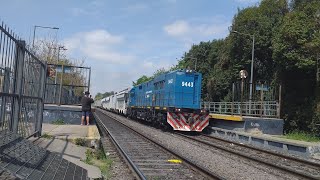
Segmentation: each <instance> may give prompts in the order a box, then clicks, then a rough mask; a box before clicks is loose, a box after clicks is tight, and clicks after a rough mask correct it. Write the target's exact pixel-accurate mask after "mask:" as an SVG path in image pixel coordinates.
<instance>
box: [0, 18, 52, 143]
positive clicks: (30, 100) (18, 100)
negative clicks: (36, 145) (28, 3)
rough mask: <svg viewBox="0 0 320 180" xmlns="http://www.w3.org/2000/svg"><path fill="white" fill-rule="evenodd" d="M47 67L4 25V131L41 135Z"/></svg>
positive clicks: (0, 42)
mask: <svg viewBox="0 0 320 180" xmlns="http://www.w3.org/2000/svg"><path fill="white" fill-rule="evenodd" d="M46 75H47V71H46V64H45V63H43V62H42V61H40V60H39V59H38V58H37V57H36V56H35V55H34V54H33V53H31V52H30V51H29V50H28V49H27V48H26V43H25V41H23V40H21V39H20V38H19V37H18V36H17V35H15V34H14V33H13V32H12V31H11V30H10V29H9V28H8V27H7V26H6V25H4V23H2V24H1V25H0V131H1V130H10V131H13V132H15V133H19V134H20V135H21V136H23V137H29V136H33V135H39V134H41V128H42V116H43V98H44V89H45V79H46Z"/></svg>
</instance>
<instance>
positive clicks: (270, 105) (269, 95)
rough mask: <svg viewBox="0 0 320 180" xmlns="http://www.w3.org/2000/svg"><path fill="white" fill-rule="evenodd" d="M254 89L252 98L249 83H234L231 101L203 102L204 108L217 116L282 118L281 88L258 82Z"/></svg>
mask: <svg viewBox="0 0 320 180" xmlns="http://www.w3.org/2000/svg"><path fill="white" fill-rule="evenodd" d="M252 87H253V91H252V95H251V97H250V84H249V83H245V82H238V83H233V85H232V93H231V96H232V97H231V98H232V100H231V101H228V102H202V108H205V109H207V110H209V112H210V113H216V114H229V115H240V116H254V117H270V118H280V109H281V86H276V85H270V84H267V83H260V82H258V83H256V84H253V86H252Z"/></svg>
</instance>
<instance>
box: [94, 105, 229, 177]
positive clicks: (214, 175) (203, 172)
mask: <svg viewBox="0 0 320 180" xmlns="http://www.w3.org/2000/svg"><path fill="white" fill-rule="evenodd" d="M98 111H101V112H102V113H103V114H104V115H106V116H108V117H109V118H111V119H114V120H115V121H117V122H118V123H120V124H122V125H123V126H125V127H126V128H128V129H130V130H132V131H133V132H135V133H136V134H138V135H139V136H141V137H143V138H145V139H147V140H148V141H150V142H152V143H154V144H156V145H157V146H159V147H161V148H162V149H164V150H165V151H167V152H168V153H170V154H172V155H174V156H176V157H178V158H179V159H181V160H182V161H184V162H185V163H186V165H187V166H189V167H191V168H193V169H194V170H196V171H198V172H200V173H201V174H203V175H205V176H207V177H208V178H210V179H219V180H220V179H221V180H222V179H226V178H224V177H221V176H219V175H218V174H215V173H213V172H211V171H209V170H208V169H206V168H204V167H200V166H199V165H197V164H195V163H193V162H191V161H190V160H188V159H187V158H185V157H183V156H182V155H179V154H177V153H175V152H174V151H172V150H170V149H169V148H167V147H165V146H163V145H162V144H160V143H158V142H156V141H154V140H152V139H151V138H149V137H147V136H146V135H144V134H142V133H140V132H138V131H137V130H135V129H133V128H131V127H130V126H128V125H126V124H124V123H122V122H120V121H119V120H117V119H116V118H114V117H111V116H109V115H107V114H106V113H104V112H103V111H102V110H100V109H98ZM100 121H101V120H100Z"/></svg>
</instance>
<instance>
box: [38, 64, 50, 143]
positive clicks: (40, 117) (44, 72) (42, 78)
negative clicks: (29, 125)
mask: <svg viewBox="0 0 320 180" xmlns="http://www.w3.org/2000/svg"><path fill="white" fill-rule="evenodd" d="M41 68H42V71H41V74H40V90H39V97H40V98H41V99H40V100H38V107H39V110H38V121H37V128H36V129H35V131H38V133H37V136H38V137H39V136H41V133H42V122H43V108H44V98H45V89H46V79H47V68H48V66H47V63H45V65H44V66H41Z"/></svg>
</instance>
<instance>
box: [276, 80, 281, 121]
mask: <svg viewBox="0 0 320 180" xmlns="http://www.w3.org/2000/svg"><path fill="white" fill-rule="evenodd" d="M281 90H282V86H281V84H280V85H279V104H278V108H277V117H278V118H280V117H281V116H280V113H281Z"/></svg>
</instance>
